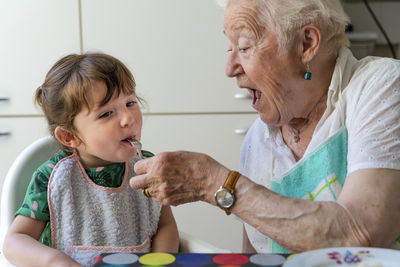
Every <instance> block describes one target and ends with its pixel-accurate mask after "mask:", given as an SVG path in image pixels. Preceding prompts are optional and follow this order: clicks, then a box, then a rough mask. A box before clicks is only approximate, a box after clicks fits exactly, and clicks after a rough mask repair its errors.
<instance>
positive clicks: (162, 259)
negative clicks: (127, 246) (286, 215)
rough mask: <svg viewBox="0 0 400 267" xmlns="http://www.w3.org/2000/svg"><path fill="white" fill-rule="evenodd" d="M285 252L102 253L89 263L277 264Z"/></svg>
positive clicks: (98, 266) (135, 266) (104, 266)
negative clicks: (281, 253)
mask: <svg viewBox="0 0 400 267" xmlns="http://www.w3.org/2000/svg"><path fill="white" fill-rule="evenodd" d="M286 256H287V255H279V254H239V253H224V254H203V253H137V254H134V253H104V254H101V255H100V256H99V257H98V258H97V259H96V261H95V262H94V265H93V267H111V266H113V267H140V266H165V267H215V266H223V267H258V266H263V267H279V266H282V265H283V263H284V262H285V259H286Z"/></svg>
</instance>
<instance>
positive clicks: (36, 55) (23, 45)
mask: <svg viewBox="0 0 400 267" xmlns="http://www.w3.org/2000/svg"><path fill="white" fill-rule="evenodd" d="M0 6H1V8H0V36H1V42H0V58H1V60H0V115H16V114H18V115H21V114H37V113H38V111H37V110H36V109H35V108H34V105H33V94H34V91H35V90H36V88H37V87H39V86H40V85H41V84H42V83H43V81H44V77H45V75H46V73H47V71H48V70H49V69H50V67H51V66H52V65H53V64H54V63H55V62H56V60H58V59H59V58H61V57H62V56H64V55H65V54H69V53H79V52H80V39H79V38H80V37H79V36H80V34H79V9H78V0H57V1H53V0H35V1H30V0H19V1H4V0H0Z"/></svg>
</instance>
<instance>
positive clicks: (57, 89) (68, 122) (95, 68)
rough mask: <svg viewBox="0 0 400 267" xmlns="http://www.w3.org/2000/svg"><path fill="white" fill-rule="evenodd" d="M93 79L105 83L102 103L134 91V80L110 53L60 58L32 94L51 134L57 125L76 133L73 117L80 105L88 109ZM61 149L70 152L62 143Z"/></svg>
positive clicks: (71, 55)
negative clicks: (88, 96) (105, 88)
mask: <svg viewBox="0 0 400 267" xmlns="http://www.w3.org/2000/svg"><path fill="white" fill-rule="evenodd" d="M94 81H103V82H104V83H105V84H106V87H107V92H106V95H105V97H104V99H103V101H102V103H101V104H102V105H105V104H106V103H107V102H108V101H110V99H111V97H112V96H113V95H114V94H115V93H117V95H119V94H120V93H121V92H122V93H124V94H134V93H135V87H136V83H135V80H134V78H133V75H132V73H131V72H130V71H129V70H128V68H127V67H126V66H125V65H124V64H123V63H122V62H121V61H120V60H118V59H116V58H114V57H112V56H110V55H107V54H103V53H86V54H83V55H78V54H70V55H67V56H65V57H63V58H61V59H60V60H58V61H57V62H56V63H55V64H54V65H53V67H52V68H51V69H50V71H49V72H48V73H47V75H46V78H45V81H44V83H43V84H42V85H41V86H40V87H39V88H37V89H36V93H35V104H37V105H39V106H40V107H41V108H42V109H43V112H44V114H45V116H46V118H47V122H48V127H49V131H50V133H51V134H52V135H53V136H54V130H55V129H56V127H57V126H62V127H64V128H65V129H67V130H69V131H71V132H72V133H76V130H75V128H74V124H73V122H74V118H75V116H76V115H77V114H78V113H79V112H80V111H81V110H82V108H83V107H86V108H88V109H89V110H90V107H89V104H88V99H87V95H88V92H89V91H90V90H91V89H92V88H93V87H92V83H93V82H94ZM63 150H65V151H69V152H72V150H71V148H68V147H65V146H63Z"/></svg>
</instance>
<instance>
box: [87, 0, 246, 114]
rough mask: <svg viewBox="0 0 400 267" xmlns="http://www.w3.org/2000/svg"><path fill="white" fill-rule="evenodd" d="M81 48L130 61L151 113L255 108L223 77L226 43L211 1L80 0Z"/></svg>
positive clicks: (219, 12) (219, 16) (220, 12)
mask: <svg viewBox="0 0 400 267" xmlns="http://www.w3.org/2000/svg"><path fill="white" fill-rule="evenodd" d="M82 34H83V37H82V38H83V50H84V51H103V52H106V53H109V54H111V55H113V56H115V57H117V58H119V59H121V60H122V61H123V62H124V63H126V64H127V65H128V67H129V68H130V70H131V71H132V72H133V74H134V77H135V79H136V82H137V90H138V93H139V95H141V96H142V97H143V98H144V99H145V100H146V101H147V102H148V104H149V112H150V113H159V112H238V111H253V110H252V108H251V103H250V101H249V100H248V99H247V100H246V99H242V98H243V97H244V98H246V96H247V95H248V94H247V91H245V90H243V89H239V88H238V87H237V86H236V81H235V80H234V79H230V78H227V77H226V76H225V63H226V59H227V56H228V53H227V49H228V42H227V40H226V37H225V36H224V34H223V9H222V8H221V7H220V6H219V5H218V4H217V1H215V0H168V1H165V0H146V1H142V0H113V1H108V0H85V1H82Z"/></svg>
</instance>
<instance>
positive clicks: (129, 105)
mask: <svg viewBox="0 0 400 267" xmlns="http://www.w3.org/2000/svg"><path fill="white" fill-rule="evenodd" d="M136 103H137V102H136V101H129V102H128V103H126V106H127V107H132V106H134V105H135V104H136Z"/></svg>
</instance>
